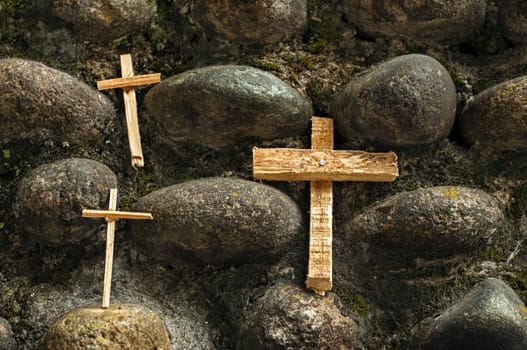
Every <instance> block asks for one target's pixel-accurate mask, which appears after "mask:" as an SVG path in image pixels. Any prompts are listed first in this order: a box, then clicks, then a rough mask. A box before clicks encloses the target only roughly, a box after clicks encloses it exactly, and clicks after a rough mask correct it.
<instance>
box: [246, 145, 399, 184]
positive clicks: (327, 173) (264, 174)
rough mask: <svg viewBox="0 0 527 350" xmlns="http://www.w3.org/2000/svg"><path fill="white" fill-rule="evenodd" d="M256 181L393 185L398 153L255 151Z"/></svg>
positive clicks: (318, 150)
mask: <svg viewBox="0 0 527 350" xmlns="http://www.w3.org/2000/svg"><path fill="white" fill-rule="evenodd" d="M253 174H254V178H255V179H260V180H279V181H373V182H385V181H393V180H395V179H396V178H397V176H398V174H399V171H398V168H397V155H395V153H392V152H389V153H367V152H362V151H340V150H338V151H335V150H323V149H291V148H254V149H253Z"/></svg>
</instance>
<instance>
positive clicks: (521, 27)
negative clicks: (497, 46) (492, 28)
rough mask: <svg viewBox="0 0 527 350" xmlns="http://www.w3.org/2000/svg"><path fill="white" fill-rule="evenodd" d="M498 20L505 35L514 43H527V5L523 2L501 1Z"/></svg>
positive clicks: (516, 0)
mask: <svg viewBox="0 0 527 350" xmlns="http://www.w3.org/2000/svg"><path fill="white" fill-rule="evenodd" d="M498 19H499V23H500V26H501V31H502V33H503V35H504V36H505V37H506V38H507V39H509V40H510V41H512V42H513V43H517V44H519V43H526V42H527V3H526V2H525V1H521V0H506V1H501V2H500V4H499V8H498Z"/></svg>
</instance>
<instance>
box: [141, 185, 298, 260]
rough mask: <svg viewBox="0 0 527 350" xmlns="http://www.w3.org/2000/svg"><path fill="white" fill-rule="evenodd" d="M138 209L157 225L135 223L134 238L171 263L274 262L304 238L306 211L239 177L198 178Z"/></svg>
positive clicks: (154, 195)
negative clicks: (303, 220)
mask: <svg viewBox="0 0 527 350" xmlns="http://www.w3.org/2000/svg"><path fill="white" fill-rule="evenodd" d="M134 209H135V210H138V211H147V212H151V213H152V214H153V216H154V220H153V221H148V222H146V221H144V222H140V221H139V220H138V221H134V222H131V237H132V239H133V240H134V241H135V242H136V243H137V244H138V245H139V246H142V247H144V248H145V249H146V250H147V251H148V252H150V254H151V255H152V256H155V257H156V258H158V259H161V260H164V261H167V262H169V263H173V262H177V261H187V262H190V263H195V264H215V265H223V264H244V263H251V262H255V261H269V260H270V259H273V258H274V257H276V256H277V255H278V254H281V253H284V252H285V251H286V250H287V249H289V247H290V245H291V244H294V243H293V242H295V241H298V240H299V239H302V238H304V237H305V236H304V230H303V224H302V213H301V211H300V209H299V208H298V206H297V205H296V203H295V202H294V201H293V200H292V199H290V198H289V197H288V196H287V195H285V194H284V193H282V192H280V191H278V190H277V189H275V188H273V187H270V186H267V185H263V184H260V183H257V182H252V181H247V180H241V179H236V178H219V177H218V178H207V179H201V180H193V181H189V182H185V183H181V184H177V185H172V186H169V187H165V188H162V189H160V190H158V191H154V192H152V193H150V194H148V195H146V196H144V197H142V198H140V199H139V200H138V202H137V203H136V205H134Z"/></svg>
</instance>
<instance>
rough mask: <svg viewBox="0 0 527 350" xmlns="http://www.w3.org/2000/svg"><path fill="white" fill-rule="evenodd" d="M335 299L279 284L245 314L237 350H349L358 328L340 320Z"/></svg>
mask: <svg viewBox="0 0 527 350" xmlns="http://www.w3.org/2000/svg"><path fill="white" fill-rule="evenodd" d="M339 303H340V301H339V299H338V297H337V296H336V295H335V294H333V293H329V294H328V295H327V296H326V297H319V296H316V295H315V294H313V293H311V292H309V291H306V290H305V288H304V287H301V286H298V285H296V284H293V283H283V282H280V283H278V284H276V285H274V286H272V287H270V288H269V289H268V290H267V291H266V292H265V294H264V295H263V296H262V297H261V298H260V299H258V300H256V301H255V302H254V303H253V304H252V305H250V306H249V307H248V310H247V311H246V314H245V317H244V320H243V323H242V325H241V334H240V339H239V342H238V348H240V349H353V348H354V347H355V345H356V344H358V339H357V338H358V333H359V332H358V326H357V324H356V323H355V321H353V320H352V319H351V318H349V317H346V316H343V315H342V314H341V312H340V310H339V308H338V305H339Z"/></svg>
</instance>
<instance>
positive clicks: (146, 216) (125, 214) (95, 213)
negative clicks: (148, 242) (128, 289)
mask: <svg viewBox="0 0 527 350" xmlns="http://www.w3.org/2000/svg"><path fill="white" fill-rule="evenodd" d="M116 209H117V189H116V188H112V189H111V190H110V204H109V206H108V210H91V209H84V210H83V211H82V217H84V218H105V219H106V221H107V222H108V226H107V228H106V261H105V264H104V286H103V292H102V307H103V308H107V307H109V306H110V289H111V287H112V265H113V243H114V236H115V221H117V220H119V219H136V220H153V219H154V218H153V216H152V214H150V213H134V212H129V211H117V210H116Z"/></svg>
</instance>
